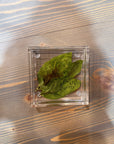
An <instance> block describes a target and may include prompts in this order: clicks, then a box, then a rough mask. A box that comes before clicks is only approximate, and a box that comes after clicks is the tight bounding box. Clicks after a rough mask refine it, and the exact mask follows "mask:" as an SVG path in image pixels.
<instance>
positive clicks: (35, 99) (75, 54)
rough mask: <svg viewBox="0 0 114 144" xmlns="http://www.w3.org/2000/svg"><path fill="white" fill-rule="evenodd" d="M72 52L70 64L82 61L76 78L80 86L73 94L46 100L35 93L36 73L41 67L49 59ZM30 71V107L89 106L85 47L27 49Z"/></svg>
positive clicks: (87, 57)
mask: <svg viewBox="0 0 114 144" xmlns="http://www.w3.org/2000/svg"><path fill="white" fill-rule="evenodd" d="M68 52H72V62H75V61H77V60H83V64H82V69H81V72H80V74H79V75H78V76H77V77H76V78H77V79H79V80H80V81H81V86H80V88H79V89H78V90H76V91H75V92H73V93H71V94H69V95H67V96H65V97H63V98H60V99H47V98H44V97H42V96H40V95H39V92H36V88H37V86H38V81H37V73H38V71H39V69H40V68H41V67H42V65H43V64H44V63H45V62H47V61H49V60H50V59H51V58H53V57H55V56H58V55H60V54H63V53H68ZM28 53H29V71H30V95H31V105H32V106H34V107H45V106H49V105H54V106H55V105H61V106H67V105H89V48H88V47H87V46H82V47H78V46H73V47H39V46H33V47H30V48H29V49H28Z"/></svg>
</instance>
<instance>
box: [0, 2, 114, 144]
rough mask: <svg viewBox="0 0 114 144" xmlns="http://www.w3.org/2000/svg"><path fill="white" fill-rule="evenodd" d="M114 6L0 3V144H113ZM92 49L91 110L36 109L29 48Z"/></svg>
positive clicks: (67, 108) (87, 3) (75, 108)
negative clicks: (29, 97) (31, 90)
mask: <svg viewBox="0 0 114 144" xmlns="http://www.w3.org/2000/svg"><path fill="white" fill-rule="evenodd" d="M113 7H114V2H113V1H112V0H108V1H106V0H100V1H99V0H80V1H76V0H63V1H60V0H38V1H35V0H20V1H18V0H15V1H14V0H12V1H8V0H6V1H5V2H4V1H1V2H0V143H1V144H7V143H11V144H13V143H20V144H22V143H27V144H36V143H39V144H53V143H56V144H59V143H63V144H66V143H68V144H71V143H72V144H79V143H80V144H87V143H88V144H91V143H93V144H99V143H101V144H102V143H103V144H113V142H114V138H113V135H114V131H113V125H114V117H113V111H114V102H113V96H114V87H113V85H114V80H113V77H114V42H113V37H114V19H113V17H114V8H113ZM32 45H34V46H37V45H42V46H43V45H47V46H56V47H57V46H71V45H79V46H82V45H88V46H89V47H90V59H91V61H90V85H91V87H90V109H88V110H87V109H86V110H85V109H84V107H83V106H79V107H75V106H67V107H58V108H56V107H54V108H53V109H52V108H51V109H50V108H44V109H35V108H31V107H30V106H29V105H28V103H26V102H25V99H24V97H25V95H26V94H27V93H29V85H28V84H29V83H28V77H29V71H28V46H32Z"/></svg>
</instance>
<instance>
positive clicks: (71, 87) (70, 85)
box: [42, 78, 80, 99]
mask: <svg viewBox="0 0 114 144" xmlns="http://www.w3.org/2000/svg"><path fill="white" fill-rule="evenodd" d="M60 81H62V83H63V84H62V86H60V87H58V88H57V89H58V90H57V91H56V92H55V91H52V92H49V93H44V94H42V96H44V97H45V98H48V99H58V98H62V97H64V96H66V95H68V94H70V93H72V92H74V91H75V90H77V89H78V88H79V87H80V80H77V79H69V78H65V79H64V80H63V79H62V80H60Z"/></svg>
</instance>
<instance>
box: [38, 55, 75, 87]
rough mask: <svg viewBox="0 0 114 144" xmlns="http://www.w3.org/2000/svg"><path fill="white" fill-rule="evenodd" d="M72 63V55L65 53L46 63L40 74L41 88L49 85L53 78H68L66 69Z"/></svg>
mask: <svg viewBox="0 0 114 144" xmlns="http://www.w3.org/2000/svg"><path fill="white" fill-rule="evenodd" d="M71 62H72V53H65V54H61V55H59V56H56V57H53V58H52V59H51V60H49V61H48V62H46V63H44V64H43V66H42V67H41V68H40V70H39V72H38V76H37V77H38V82H39V87H40V86H42V85H45V84H46V83H48V82H49V81H50V80H51V79H52V78H56V77H63V76H66V73H64V71H65V69H67V68H68V67H69V64H70V63H71Z"/></svg>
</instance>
